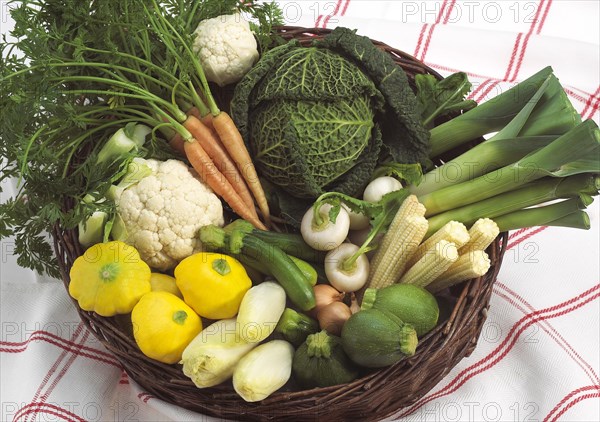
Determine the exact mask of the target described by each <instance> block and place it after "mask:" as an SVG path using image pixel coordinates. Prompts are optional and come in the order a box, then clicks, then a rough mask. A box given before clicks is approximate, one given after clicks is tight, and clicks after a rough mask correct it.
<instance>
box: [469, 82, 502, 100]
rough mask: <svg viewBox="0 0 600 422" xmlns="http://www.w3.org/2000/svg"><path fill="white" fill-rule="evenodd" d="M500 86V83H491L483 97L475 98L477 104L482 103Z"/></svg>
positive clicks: (482, 94)
mask: <svg viewBox="0 0 600 422" xmlns="http://www.w3.org/2000/svg"><path fill="white" fill-rule="evenodd" d="M499 84H500V81H495V82H493V83H491V84H490V85H489V86H488V87H487V88H486V89H485V90H484V91H483V92H482V93H481V95H479V97H477V98H475V102H476V103H480V102H482V101H483V100H484V99H485V97H486V96H487V95H488V94H489V93H490V91H491V90H492V89H494V88H496V87H497V86H498V85H499Z"/></svg>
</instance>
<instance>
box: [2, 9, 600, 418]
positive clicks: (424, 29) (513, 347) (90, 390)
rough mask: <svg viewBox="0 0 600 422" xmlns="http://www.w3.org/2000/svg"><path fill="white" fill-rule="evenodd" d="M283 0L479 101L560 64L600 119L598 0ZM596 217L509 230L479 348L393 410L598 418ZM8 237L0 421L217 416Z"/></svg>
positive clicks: (5, 22) (599, 221)
mask: <svg viewBox="0 0 600 422" xmlns="http://www.w3.org/2000/svg"><path fill="white" fill-rule="evenodd" d="M280 3H281V5H282V7H283V10H284V13H285V16H286V19H287V22H288V23H289V24H290V25H300V26H319V27H329V28H332V27H334V26H337V25H341V26H347V27H351V28H357V29H358V32H359V33H360V34H363V35H367V36H369V37H371V38H373V39H377V40H380V41H384V42H386V43H388V44H390V45H392V46H394V47H397V48H399V49H402V50H404V51H406V52H408V53H410V54H413V55H414V56H416V57H417V58H419V59H421V60H423V61H424V62H426V63H427V64H428V65H429V66H431V67H433V68H434V69H436V70H438V71H439V72H440V73H442V74H448V73H451V72H454V71H456V70H462V71H465V72H468V74H469V77H470V79H471V81H472V82H473V85H474V88H473V92H472V93H471V97H472V98H474V99H475V100H477V101H485V100H486V99H489V98H491V97H493V96H494V95H497V94H498V93H499V92H501V91H502V90H504V89H506V88H507V87H509V86H512V85H513V84H514V83H515V82H518V81H520V80H522V79H524V78H525V77H527V76H529V75H531V74H533V73H534V72H536V71H537V70H539V69H541V68H542V67H544V66H546V65H552V66H553V67H554V69H555V72H556V74H557V76H558V77H559V78H560V80H561V82H562V83H563V85H564V86H565V89H566V90H567V93H568V95H569V97H570V99H571V100H572V101H573V103H574V105H575V107H576V108H577V109H578V110H579V111H580V112H581V114H582V115H583V116H584V117H585V118H593V119H594V120H596V121H597V122H598V121H599V120H600V116H599V107H600V29H599V25H598V20H599V17H600V7H599V2H598V1H597V0H582V1H570V0H569V1H567V0H554V1H552V0H531V1H512V0H508V1H456V0H444V1H387V2H384V1H366V0H362V1H361V0H337V1H336V0H333V1H312V0H311V1H308V0H305V1H298V0H296V1H282V2H280ZM0 6H2V9H1V11H2V12H1V13H2V16H1V19H2V21H1V25H2V33H3V34H6V33H7V32H8V30H9V28H10V26H11V21H10V19H9V18H7V16H6V10H7V6H6V2H3V1H0ZM3 188H4V189H5V192H4V194H3V197H8V196H9V195H11V189H10V186H8V185H5V186H3ZM589 212H590V218H591V222H592V229H591V230H589V231H579V230H573V229H562V228H546V227H536V228H531V229H528V230H522V231H518V232H514V233H511V237H510V241H509V245H508V251H507V253H506V256H505V259H504V263H503V265H502V270H501V272H500V275H499V277H498V282H497V283H496V284H495V287H494V293H493V296H492V299H491V308H490V312H489V318H488V320H487V322H486V324H485V326H484V327H483V332H482V335H481V338H480V340H479V344H478V346H477V349H476V350H475V352H474V353H473V354H472V355H471V356H470V357H469V358H466V359H464V360H463V361H462V362H460V364H459V365H458V366H457V367H456V368H454V369H453V370H452V372H451V373H450V374H449V375H448V376H447V377H446V378H445V379H444V380H442V381H441V382H440V383H439V384H438V385H437V386H436V387H435V388H433V390H431V391H430V392H429V393H428V394H427V395H426V396H425V397H423V398H422V399H421V400H419V401H418V402H417V403H416V404H415V405H414V406H413V407H411V408H409V409H406V410H404V411H402V412H401V413H399V414H398V415H397V416H396V418H399V419H401V420H406V421H459V420H460V421H541V420H544V421H546V420H564V421H567V420H568V421H598V420H600V399H599V398H600V378H599V376H598V372H599V369H600V365H599V349H600V347H599V346H600V334H599V331H600V330H599V319H600V301H599V297H600V284H599V282H600V271H599V243H600V234H599V227H600V218H599V208H598V204H597V203H596V204H594V205H592V206H591V207H590V210H589ZM1 246H2V247H1V254H2V258H1V269H0V280H1V289H2V290H1V292H2V306H1V308H2V309H1V323H2V334H1V338H0V361H1V368H0V369H1V389H0V394H1V397H0V402H1V406H2V420H7V421H10V420H15V421H63V420H65V421H82V420H86V421H113V420H114V421H134V420H138V421H157V420H169V421H186V420H210V418H206V417H204V416H202V415H198V414H194V413H192V412H189V411H186V410H184V409H181V408H178V407H176V406H172V405H169V404H166V403H164V402H162V401H161V400H159V399H157V398H155V397H153V396H152V395H150V394H148V393H146V392H145V391H143V390H142V389H140V388H139V387H138V386H137V385H136V384H135V382H133V381H132V380H130V379H129V378H128V377H127V375H126V374H125V373H124V372H123V371H122V369H121V367H120V365H119V363H118V362H117V361H116V360H115V358H114V357H113V356H111V355H110V354H109V353H107V352H106V351H105V350H104V349H103V347H102V346H101V344H99V342H98V341H97V340H96V339H95V338H94V337H93V336H92V335H91V334H90V333H89V332H88V331H87V330H86V329H85V328H84V327H83V325H82V323H81V322H80V320H79V318H78V316H77V313H76V312H75V310H74V308H73V306H72V304H71V302H70V300H69V298H68V296H67V293H66V291H65V289H64V287H63V285H62V283H61V282H59V281H57V280H48V279H46V278H40V277H38V276H37V275H36V274H33V273H32V272H30V271H28V270H25V269H22V268H19V267H18V266H17V265H16V261H15V258H14V257H13V250H14V248H13V244H12V242H11V241H10V239H3V240H2V243H1Z"/></svg>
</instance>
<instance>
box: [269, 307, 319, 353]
mask: <svg viewBox="0 0 600 422" xmlns="http://www.w3.org/2000/svg"><path fill="white" fill-rule="evenodd" d="M317 331H319V323H318V322H317V321H315V320H314V319H312V318H311V317H309V316H306V315H304V314H301V313H298V312H296V311H295V310H293V309H290V308H285V310H284V311H283V314H282V315H281V318H279V322H278V323H277V326H276V327H275V332H277V333H279V334H281V335H282V336H283V338H284V339H286V340H287V341H289V342H290V343H292V344H293V345H294V346H295V347H298V346H300V345H301V344H302V343H304V341H305V340H306V337H308V336H309V335H310V334H314V333H316V332H317Z"/></svg>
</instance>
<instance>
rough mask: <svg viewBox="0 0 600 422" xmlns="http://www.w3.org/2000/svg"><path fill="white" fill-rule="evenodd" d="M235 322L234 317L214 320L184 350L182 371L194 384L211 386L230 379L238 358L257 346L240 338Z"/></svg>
mask: <svg viewBox="0 0 600 422" xmlns="http://www.w3.org/2000/svg"><path fill="white" fill-rule="evenodd" d="M237 325H238V324H237V321H236V319H235V318H232V319H223V320H220V321H217V322H215V323H214V324H211V325H209V326H208V327H206V328H205V329H204V330H202V331H201V332H200V334H198V335H197V336H196V338H194V340H192V341H191V343H190V344H189V345H188V346H187V347H186V348H185V350H184V351H183V355H182V357H181V362H180V363H181V364H183V373H184V374H185V375H186V376H188V377H189V378H191V380H192V381H193V382H194V384H195V385H196V387H198V388H206V387H212V386H214V385H217V384H220V383H222V382H223V381H225V380H227V379H229V378H230V377H231V376H232V375H233V370H234V368H235V366H236V365H237V364H238V362H239V361H240V359H241V358H242V357H243V356H244V355H246V354H247V353H248V352H250V351H251V350H252V349H253V348H254V347H255V346H256V343H246V342H245V341H243V340H242V339H240V337H239V336H238V335H237V334H236V327H237Z"/></svg>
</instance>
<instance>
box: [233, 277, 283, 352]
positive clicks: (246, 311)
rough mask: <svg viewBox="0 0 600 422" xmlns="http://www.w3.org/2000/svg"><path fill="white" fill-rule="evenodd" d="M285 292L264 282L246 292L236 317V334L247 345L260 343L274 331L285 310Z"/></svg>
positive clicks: (278, 286) (281, 288)
mask: <svg viewBox="0 0 600 422" xmlns="http://www.w3.org/2000/svg"><path fill="white" fill-rule="evenodd" d="M285 300H286V295H285V290H283V287H281V286H280V285H279V284H277V283H274V282H272V281H265V282H263V283H261V284H259V285H257V286H254V287H252V288H251V289H250V290H248V291H247V292H246V294H245V295H244V298H243V299H242V303H241V304H240V310H239V312H238V316H237V327H236V332H237V334H238V335H239V337H240V338H241V339H242V340H244V341H246V342H248V343H260V342H261V341H263V340H264V339H266V338H267V337H269V336H270V335H271V333H272V332H273V331H274V330H275V327H276V326H277V323H278V322H279V318H281V315H282V314H283V311H284V310H285Z"/></svg>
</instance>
